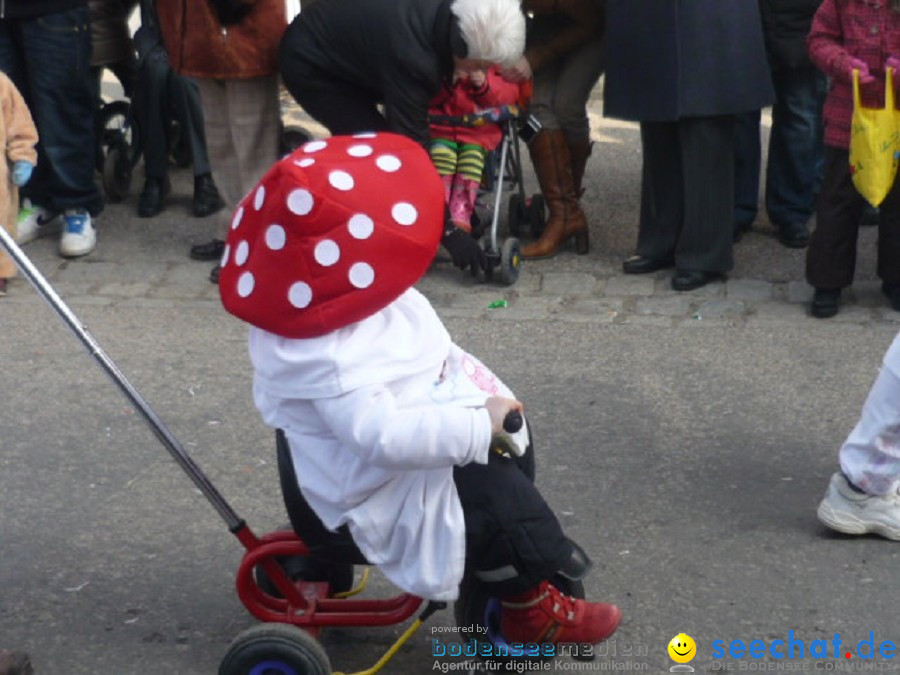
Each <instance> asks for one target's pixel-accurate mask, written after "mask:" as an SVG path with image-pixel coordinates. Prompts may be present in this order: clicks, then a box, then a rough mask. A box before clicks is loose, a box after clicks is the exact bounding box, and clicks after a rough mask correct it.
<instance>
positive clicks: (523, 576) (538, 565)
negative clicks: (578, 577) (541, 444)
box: [453, 458, 573, 596]
mask: <svg viewBox="0 0 900 675" xmlns="http://www.w3.org/2000/svg"><path fill="white" fill-rule="evenodd" d="M532 470H533V469H532ZM453 479H454V481H455V483H456V491H457V493H458V494H459V500H460V502H461V503H462V508H463V514H464V516H465V521H466V569H467V571H468V572H469V573H471V574H474V576H475V578H476V579H478V580H479V581H480V582H481V583H483V584H484V585H485V586H487V587H489V588H490V589H491V592H493V593H496V594H497V595H501V596H502V595H511V594H516V593H522V592H524V591H526V590H528V589H530V588H533V587H535V586H537V584H538V583H540V582H541V581H543V580H544V579H551V578H553V576H554V575H556V574H557V572H559V571H560V570H562V569H563V568H564V567H565V565H566V563H567V561H569V560H570V558H571V557H572V550H573V546H572V543H571V542H570V541H569V539H567V538H566V536H565V535H564V534H563V531H562V527H561V526H560V524H559V521H558V520H557V519H556V516H555V515H554V514H553V511H552V510H551V509H550V507H549V506H548V505H547V502H545V501H544V498H543V497H542V496H541V493H540V492H538V489H537V488H536V487H535V486H534V483H533V482H532V478H530V477H529V475H528V472H527V470H523V469H522V467H520V466H519V465H517V463H516V462H515V461H512V460H507V459H500V458H497V459H494V458H491V460H490V461H489V462H488V463H487V464H467V465H466V466H461V467H456V468H455V469H454V471H453Z"/></svg>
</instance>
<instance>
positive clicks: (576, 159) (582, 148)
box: [569, 139, 594, 199]
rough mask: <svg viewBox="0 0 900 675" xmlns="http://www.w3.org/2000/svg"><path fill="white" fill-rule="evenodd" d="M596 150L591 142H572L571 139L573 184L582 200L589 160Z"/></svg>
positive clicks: (570, 153) (570, 154)
mask: <svg viewBox="0 0 900 675" xmlns="http://www.w3.org/2000/svg"><path fill="white" fill-rule="evenodd" d="M593 149H594V144H593V142H591V141H576V142H572V140H571V139H569V156H570V157H571V158H572V183H573V185H574V186H575V194H576V195H577V196H578V199H581V197H582V195H583V194H584V188H583V187H582V181H583V180H584V170H585V167H587V162H588V158H589V157H590V156H591V152H592V151H593Z"/></svg>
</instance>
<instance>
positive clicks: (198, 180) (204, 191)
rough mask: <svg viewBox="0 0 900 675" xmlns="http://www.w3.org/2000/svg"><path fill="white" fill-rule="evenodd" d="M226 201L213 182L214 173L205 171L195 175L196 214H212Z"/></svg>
mask: <svg viewBox="0 0 900 675" xmlns="http://www.w3.org/2000/svg"><path fill="white" fill-rule="evenodd" d="M224 206H225V202H224V200H223V199H222V195H220V194H219V188H217V187H216V184H215V183H214V182H213V178H212V174H208V173H205V174H203V175H202V176H195V177H194V215H195V216H197V217H198V218H203V217H205V216H211V215H212V214H214V213H216V212H217V211H219V210H220V209H222V207H224Z"/></svg>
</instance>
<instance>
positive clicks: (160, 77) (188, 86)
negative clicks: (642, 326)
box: [132, 55, 211, 178]
mask: <svg viewBox="0 0 900 675" xmlns="http://www.w3.org/2000/svg"><path fill="white" fill-rule="evenodd" d="M132 103H133V105H132V107H133V109H134V112H135V116H136V118H137V121H138V126H139V127H140V130H141V134H142V135H143V151H144V170H145V172H146V175H147V177H148V178H163V177H164V176H165V175H166V173H167V172H168V161H169V152H168V150H169V130H170V121H171V117H172V113H173V112H174V114H175V116H176V119H177V120H178V124H179V127H180V129H181V133H182V134H185V135H186V137H187V140H188V143H189V146H190V149H191V162H192V163H193V167H194V176H202V175H204V174H208V173H210V172H211V169H210V164H209V154H208V152H207V148H206V132H205V130H204V126H203V105H202V102H201V100H200V90H199V89H198V87H197V83H196V82H195V81H194V80H192V79H190V78H188V77H182V76H181V75H179V74H178V73H176V72H175V71H174V70H172V68H171V66H169V64H168V62H167V61H166V60H165V59H163V58H156V57H154V56H153V55H151V56H150V57H148V58H147V59H145V60H144V62H143V63H142V64H141V67H140V70H139V72H138V79H137V86H136V87H135V92H134V98H133V100H132Z"/></svg>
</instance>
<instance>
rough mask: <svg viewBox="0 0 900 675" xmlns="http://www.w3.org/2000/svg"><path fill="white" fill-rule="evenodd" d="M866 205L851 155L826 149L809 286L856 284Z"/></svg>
mask: <svg viewBox="0 0 900 675" xmlns="http://www.w3.org/2000/svg"><path fill="white" fill-rule="evenodd" d="M864 203H865V202H864V200H863V198H862V197H861V196H860V195H859V193H858V192H857V191H856V188H855V187H854V186H853V181H852V179H851V177H850V164H849V159H848V152H847V151H846V150H840V149H838V148H825V175H824V177H823V180H822V191H821V193H820V194H819V203H818V206H817V209H816V229H815V231H814V232H813V234H812V237H811V239H810V242H809V249H808V251H807V253H806V280H807V281H808V282H809V283H810V285H812V286H814V287H815V288H823V289H830V290H837V289H841V288H846V287H847V286H849V285H850V284H851V283H852V282H853V273H854V271H855V268H856V238H857V234H858V233H859V219H860V218H861V217H862V211H863V205H864Z"/></svg>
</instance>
